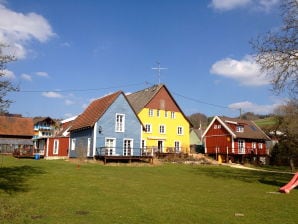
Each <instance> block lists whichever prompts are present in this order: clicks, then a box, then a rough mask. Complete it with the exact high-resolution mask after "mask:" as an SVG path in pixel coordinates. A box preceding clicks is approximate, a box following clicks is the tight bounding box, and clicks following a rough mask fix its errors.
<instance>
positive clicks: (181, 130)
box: [177, 126, 183, 135]
mask: <svg viewBox="0 0 298 224" xmlns="http://www.w3.org/2000/svg"><path fill="white" fill-rule="evenodd" d="M177 134H178V135H183V127H181V126H179V127H178V128H177Z"/></svg>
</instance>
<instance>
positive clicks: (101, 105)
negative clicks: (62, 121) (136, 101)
mask: <svg viewBox="0 0 298 224" xmlns="http://www.w3.org/2000/svg"><path fill="white" fill-rule="evenodd" d="M120 94H123V92H122V91H118V92H115V93H112V94H110V95H107V96H104V97H102V98H99V99H97V100H94V101H93V102H92V103H91V104H90V105H89V106H88V107H87V108H86V110H85V111H84V112H83V113H82V114H80V115H79V116H78V117H77V118H76V119H75V120H74V122H73V123H72V127H71V129H70V130H71V131H73V130H77V129H83V128H88V127H93V126H94V124H95V123H96V122H97V121H98V120H99V118H100V117H101V116H102V115H103V114H104V113H105V111H106V110H107V109H108V108H109V107H110V106H111V104H112V103H113V102H114V101H115V100H116V99H117V97H118V96H119V95H120ZM123 95H124V94H123Z"/></svg>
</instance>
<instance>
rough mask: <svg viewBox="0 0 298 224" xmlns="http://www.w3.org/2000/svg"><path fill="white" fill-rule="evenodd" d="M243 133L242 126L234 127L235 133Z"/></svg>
mask: <svg viewBox="0 0 298 224" xmlns="http://www.w3.org/2000/svg"><path fill="white" fill-rule="evenodd" d="M243 131H244V127H243V125H237V126H236V132H243Z"/></svg>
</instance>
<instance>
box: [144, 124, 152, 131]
mask: <svg viewBox="0 0 298 224" xmlns="http://www.w3.org/2000/svg"><path fill="white" fill-rule="evenodd" d="M145 131H146V132H147V133H151V132H152V127H151V124H146V125H145Z"/></svg>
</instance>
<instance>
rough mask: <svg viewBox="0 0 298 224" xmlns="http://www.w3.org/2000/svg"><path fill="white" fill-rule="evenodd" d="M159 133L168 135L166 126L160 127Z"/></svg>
mask: <svg viewBox="0 0 298 224" xmlns="http://www.w3.org/2000/svg"><path fill="white" fill-rule="evenodd" d="M159 133H160V134H165V133H166V127H165V125H163V124H162V125H160V126H159Z"/></svg>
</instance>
